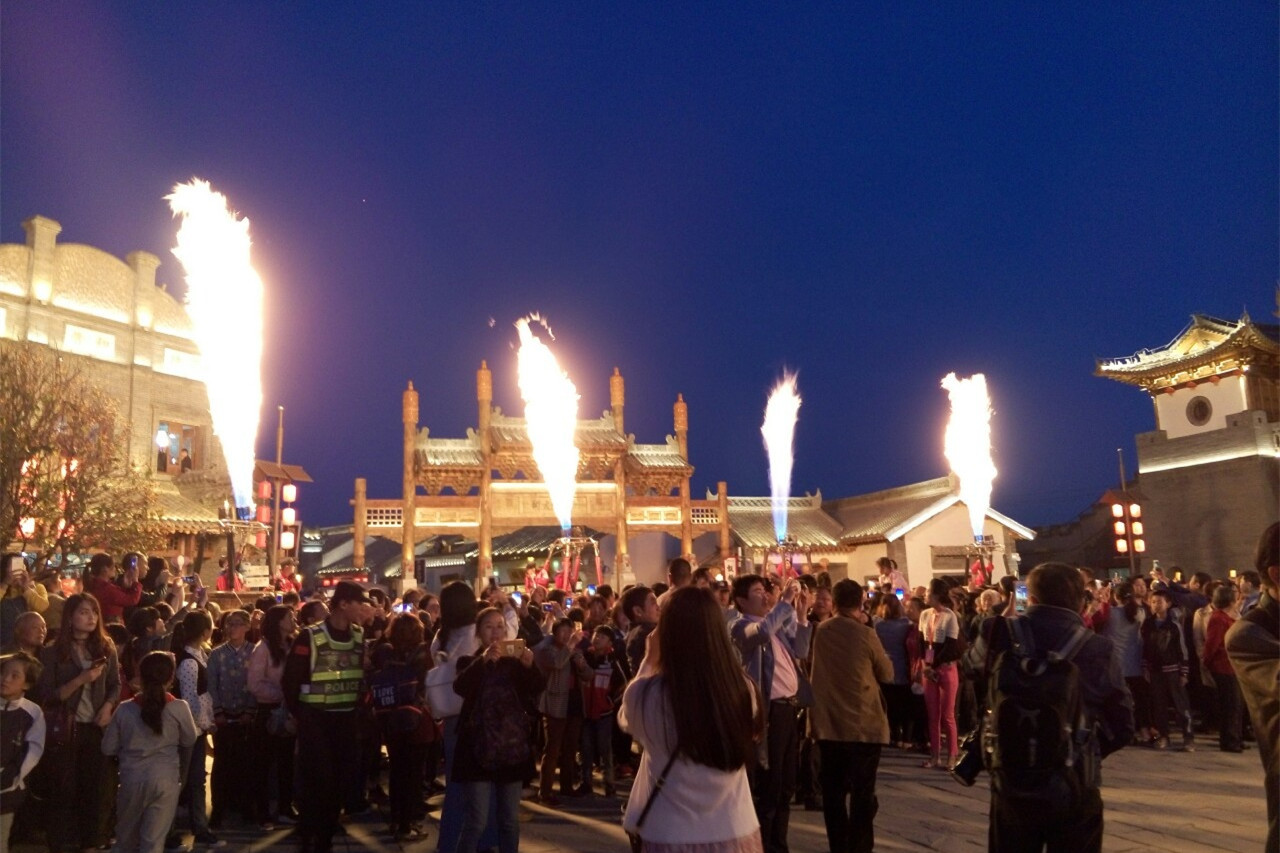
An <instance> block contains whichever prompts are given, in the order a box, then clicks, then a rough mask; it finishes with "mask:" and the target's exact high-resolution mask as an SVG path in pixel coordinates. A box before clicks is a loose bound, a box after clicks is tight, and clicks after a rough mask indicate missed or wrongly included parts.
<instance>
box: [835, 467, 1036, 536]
mask: <svg viewBox="0 0 1280 853" xmlns="http://www.w3.org/2000/svg"><path fill="white" fill-rule="evenodd" d="M959 502H960V494H959V484H958V481H955V480H953V478H952V477H939V478H937V479H936V480H925V481H924V482H922V483H912V484H911V485H909V486H899V487H897V488H894V489H885V490H884V491H880V492H871V493H870V494H865V495H857V496H855V497H851V498H841V499H839V500H834V501H828V502H827V503H826V504H824V506H823V508H824V509H825V510H826V511H827V512H829V513H831V515H833V516H835V518H836V519H837V520H838V521H839V523H840V524H841V525H842V527H843V534H842V535H841V539H842V540H843V541H844V542H845V543H847V544H850V545H858V544H862V543H866V542H882V541H885V540H888V541H894V540H896V539H899V538H901V537H902V536H905V535H906V534H907V533H909V532H910V531H912V530H914V529H915V528H916V527H917V526H918V525H920V524H923V523H924V522H925V521H927V520H929V519H930V518H933V517H934V516H935V515H937V514H938V513H940V512H942V511H943V510H945V509H947V508H948V507H950V506H952V505H953V504H956V503H959ZM987 518H990V519H992V520H993V521H995V522H996V523H997V524H1001V525H1003V526H1004V527H1007V528H1009V529H1010V530H1012V531H1013V532H1014V533H1016V534H1017V535H1018V536H1020V537H1022V538H1024V539H1034V538H1035V532H1034V531H1032V530H1031V529H1030V528H1028V527H1026V526H1024V525H1022V524H1019V523H1018V522H1016V521H1014V520H1013V519H1012V518H1009V517H1008V516H1007V515H1003V514H1002V513H999V512H997V511H996V510H994V509H992V508H990V507H988V508H987Z"/></svg>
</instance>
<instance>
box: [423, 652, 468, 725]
mask: <svg viewBox="0 0 1280 853" xmlns="http://www.w3.org/2000/svg"><path fill="white" fill-rule="evenodd" d="M457 677H458V664H457V662H456V661H452V660H448V661H445V662H444V663H439V664H436V665H435V667H433V668H432V669H429V670H427V678H426V686H427V704H428V705H430V706H431V714H432V716H434V717H435V718H436V719H443V718H444V717H456V716H458V715H459V714H461V713H462V697H461V696H459V695H458V693H457V692H456V691H455V690H454V689H453V682H454V679H456V678H457Z"/></svg>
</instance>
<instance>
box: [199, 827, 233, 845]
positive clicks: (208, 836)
mask: <svg viewBox="0 0 1280 853" xmlns="http://www.w3.org/2000/svg"><path fill="white" fill-rule="evenodd" d="M195 841H196V844H199V845H200V846H201V847H208V848H210V849H216V848H218V847H226V846H227V842H225V841H223V840H222V839H221V838H219V837H218V836H216V835H214V834H213V833H212V832H209V831H208V830H206V831H204V832H197V833H196V839H195Z"/></svg>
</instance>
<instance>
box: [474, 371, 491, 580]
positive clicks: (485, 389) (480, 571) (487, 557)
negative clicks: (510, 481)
mask: <svg viewBox="0 0 1280 853" xmlns="http://www.w3.org/2000/svg"><path fill="white" fill-rule="evenodd" d="M476 404H477V416H478V421H477V426H478V432H479V435H480V455H481V457H482V458H483V459H484V469H483V471H482V472H481V474H480V531H479V533H478V534H477V536H476V539H477V540H478V542H477V544H478V546H479V550H480V556H479V561H478V562H477V563H476V579H475V589H476V594H477V595H479V594H480V593H481V592H483V591H484V588H485V585H486V583H487V580H488V577H489V572H491V571H493V500H492V496H491V495H490V492H491V490H492V487H493V459H492V455H493V450H492V447H491V446H490V444H489V423H490V420H491V418H492V416H493V373H492V372H490V370H489V364H488V362H485V361H481V362H480V369H479V370H477V371H476Z"/></svg>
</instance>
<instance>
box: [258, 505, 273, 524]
mask: <svg viewBox="0 0 1280 853" xmlns="http://www.w3.org/2000/svg"><path fill="white" fill-rule="evenodd" d="M258 521H260V522H262V523H263V524H270V523H271V507H269V506H267V505H266V504H262V505H261V506H259V507H258Z"/></svg>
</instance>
